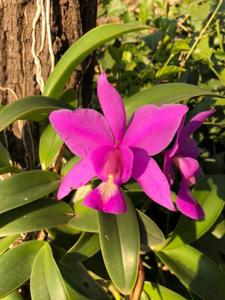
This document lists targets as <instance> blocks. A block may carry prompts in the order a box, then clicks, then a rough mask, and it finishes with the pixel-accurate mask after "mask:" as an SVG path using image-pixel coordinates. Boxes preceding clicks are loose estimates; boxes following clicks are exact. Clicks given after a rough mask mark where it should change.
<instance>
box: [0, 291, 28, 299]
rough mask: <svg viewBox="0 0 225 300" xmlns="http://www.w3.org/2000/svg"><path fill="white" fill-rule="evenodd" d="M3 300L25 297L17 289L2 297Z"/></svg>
mask: <svg viewBox="0 0 225 300" xmlns="http://www.w3.org/2000/svg"><path fill="white" fill-rule="evenodd" d="M1 300H23V297H22V296H21V295H20V294H19V293H18V292H17V291H14V292H12V293H11V294H9V295H7V296H6V297H4V298H1Z"/></svg>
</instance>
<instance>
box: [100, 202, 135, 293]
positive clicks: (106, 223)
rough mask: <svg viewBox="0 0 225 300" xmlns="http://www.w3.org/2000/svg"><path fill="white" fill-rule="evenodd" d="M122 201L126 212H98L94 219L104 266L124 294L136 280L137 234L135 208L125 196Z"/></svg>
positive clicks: (129, 291) (130, 289) (131, 287)
mask: <svg viewBox="0 0 225 300" xmlns="http://www.w3.org/2000/svg"><path fill="white" fill-rule="evenodd" d="M126 202H127V206H128V211H127V213H125V214H121V215H113V214H106V213H103V212H99V213H98V222H99V236H100V245H101V250H102V256H103V259H104V262H105V266H106V269H107V271H108V273H109V276H110V278H111V280H112V281H113V283H114V284H115V286H116V287H117V289H118V290H119V291H121V292H122V293H123V294H125V295H128V294H130V293H131V291H132V289H133V287H134V285H135V282H136V277H137V271H138V261H139V251H140V237H139V230H138V222H137V216H136V210H135V208H134V206H133V204H132V203H131V202H130V200H129V199H128V197H126ZM128 270H129V272H128Z"/></svg>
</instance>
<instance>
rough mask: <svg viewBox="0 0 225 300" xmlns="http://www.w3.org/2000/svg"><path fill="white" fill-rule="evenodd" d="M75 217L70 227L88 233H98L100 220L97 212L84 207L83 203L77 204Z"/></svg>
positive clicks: (70, 222)
mask: <svg viewBox="0 0 225 300" xmlns="http://www.w3.org/2000/svg"><path fill="white" fill-rule="evenodd" d="M74 210H75V214H76V215H75V217H74V218H72V219H71V220H70V221H69V223H68V225H69V226H71V227H73V228H75V229H78V230H81V231H88V232H98V219H97V212H96V210H94V209H92V208H89V207H87V206H84V205H83V204H82V201H79V202H77V203H76V204H75V208H74Z"/></svg>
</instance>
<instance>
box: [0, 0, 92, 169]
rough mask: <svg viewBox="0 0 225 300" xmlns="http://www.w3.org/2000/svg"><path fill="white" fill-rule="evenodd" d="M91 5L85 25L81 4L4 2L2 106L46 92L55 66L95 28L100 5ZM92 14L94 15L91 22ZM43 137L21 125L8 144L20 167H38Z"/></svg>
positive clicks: (0, 1)
mask: <svg viewBox="0 0 225 300" xmlns="http://www.w3.org/2000/svg"><path fill="white" fill-rule="evenodd" d="M81 2H82V1H81ZM84 2H85V3H86V4H88V1H87V0H84ZM89 2H90V3H91V7H90V6H89V5H88V6H86V7H85V6H82V5H81V9H82V13H83V14H84V16H85V21H84V20H83V22H82V20H81V9H80V3H79V0H54V1H51V0H36V1H34V0H33V1H28V0H0V99H1V104H8V103H11V102H13V101H16V100H17V99H19V98H22V97H25V96H29V95H37V94H40V93H41V92H42V91H43V87H44V84H45V82H46V80H47V78H48V76H49V74H50V72H51V71H52V70H53V68H54V65H55V63H56V62H57V61H58V59H59V58H60V57H61V55H62V54H63V53H64V52H65V51H66V50H67V49H68V47H69V46H70V45H71V44H72V43H73V42H74V41H76V40H77V39H78V38H79V37H80V36H81V34H82V32H83V30H82V25H83V26H84V24H85V27H84V31H86V28H88V29H90V27H93V26H94V25H95V20H94V21H93V18H94V19H95V18H96V9H97V0H89ZM87 9H92V12H91V13H89V17H88V13H87ZM93 11H94V12H95V13H93ZM93 16H94V17H93ZM88 24H89V25H88ZM92 70H93V65H92ZM79 73H80V72H79ZM77 74H78V72H76V71H75V72H74V75H73V76H72V77H71V79H70V82H69V86H70V87H75V88H77V79H78V75H77ZM83 76H84V74H83ZM89 81H90V79H89ZM24 124H25V125H24ZM38 137H39V128H38V126H37V124H35V123H31V122H26V123H25V122H21V121H18V122H16V123H14V124H13V126H11V128H10V129H8V130H7V131H6V132H5V134H4V135H3V137H2V139H3V140H4V144H5V145H6V146H7V147H8V149H9V151H10V152H11V155H12V159H13V160H14V161H17V162H18V163H19V164H21V165H22V166H23V167H25V168H32V167H34V166H35V164H36V163H37V161H38V160H37V149H38V139H39V138H38ZM12 150H13V151H12ZM24 151H25V155H24ZM24 157H25V161H23V160H24Z"/></svg>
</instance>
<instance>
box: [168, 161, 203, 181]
mask: <svg viewBox="0 0 225 300" xmlns="http://www.w3.org/2000/svg"><path fill="white" fill-rule="evenodd" d="M173 163H174V164H175V165H176V167H177V168H178V169H179V170H180V172H181V175H182V177H183V178H184V179H185V180H189V178H191V177H194V176H195V174H196V172H197V171H198V169H199V163H198V161H197V160H196V159H193V158H191V157H179V156H177V157H174V158H173ZM192 184H193V182H192Z"/></svg>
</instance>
